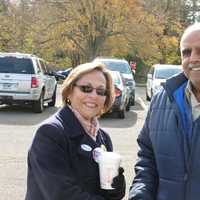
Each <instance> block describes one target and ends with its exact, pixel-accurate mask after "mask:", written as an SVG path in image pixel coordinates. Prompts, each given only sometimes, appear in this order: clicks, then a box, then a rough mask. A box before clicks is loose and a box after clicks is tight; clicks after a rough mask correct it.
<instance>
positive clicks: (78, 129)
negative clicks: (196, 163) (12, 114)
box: [26, 63, 125, 200]
mask: <svg viewBox="0 0 200 200" xmlns="http://www.w3.org/2000/svg"><path fill="white" fill-rule="evenodd" d="M62 99H63V103H64V106H63V107H62V108H61V109H60V110H59V111H58V112H57V113H55V114H54V115H53V116H52V117H50V118H49V119H47V120H46V121H45V122H43V123H42V124H41V126H40V127H39V128H38V130H37V132H36V135H35V137H34V140H33V143H32V145H31V148H30V150H29V153H28V178H27V193H26V200H120V199H122V198H123V197H124V195H125V179H124V175H123V169H122V168H120V169H119V175H118V176H116V177H115V178H114V179H113V183H112V187H113V188H114V189H113V190H103V189H101V188H100V181H99V169H98V163H97V162H96V161H95V160H96V156H97V155H98V152H97V153H96V151H97V150H99V149H104V150H107V151H112V150H113V147H112V142H111V139H110V137H109V136H108V134H107V133H105V131H104V130H102V129H101V128H100V127H99V122H98V117H99V116H101V115H102V114H103V113H105V112H107V111H108V110H109V109H110V107H111V105H112V103H113V101H114V86H113V82H112V78H111V75H110V73H109V71H108V70H107V69H106V68H105V66H104V65H102V64H100V63H86V64H83V65H79V66H77V67H76V68H75V69H73V70H72V71H71V72H70V74H69V76H68V77H67V79H66V80H65V81H64V83H63V90H62Z"/></svg>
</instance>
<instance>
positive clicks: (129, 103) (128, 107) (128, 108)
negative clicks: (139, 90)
mask: <svg viewBox="0 0 200 200" xmlns="http://www.w3.org/2000/svg"><path fill="white" fill-rule="evenodd" d="M130 108H131V102H130V100H129V101H128V104H127V106H126V111H129V110H130Z"/></svg>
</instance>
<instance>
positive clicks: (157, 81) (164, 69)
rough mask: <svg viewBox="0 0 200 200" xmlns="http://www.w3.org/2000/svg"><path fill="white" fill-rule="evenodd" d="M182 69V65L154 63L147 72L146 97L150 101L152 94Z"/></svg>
mask: <svg viewBox="0 0 200 200" xmlns="http://www.w3.org/2000/svg"><path fill="white" fill-rule="evenodd" d="M181 71H182V67H181V65H167V64H155V65H153V66H152V67H151V69H150V70H149V72H148V74H147V82H146V99H147V100H148V101H150V100H151V98H152V96H153V95H154V94H155V93H156V92H157V91H158V90H159V89H160V87H161V84H162V83H164V82H165V81H166V79H168V78H170V77H171V76H173V75H175V74H177V73H180V72H181Z"/></svg>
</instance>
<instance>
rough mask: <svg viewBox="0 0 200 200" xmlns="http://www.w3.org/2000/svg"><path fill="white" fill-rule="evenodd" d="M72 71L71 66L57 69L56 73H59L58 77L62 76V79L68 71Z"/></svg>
mask: <svg viewBox="0 0 200 200" xmlns="http://www.w3.org/2000/svg"><path fill="white" fill-rule="evenodd" d="M71 71H72V67H70V68H67V69H65V70H59V71H57V74H58V75H60V77H62V79H63V80H64V79H66V78H67V76H68V75H69V73H70V72H71Z"/></svg>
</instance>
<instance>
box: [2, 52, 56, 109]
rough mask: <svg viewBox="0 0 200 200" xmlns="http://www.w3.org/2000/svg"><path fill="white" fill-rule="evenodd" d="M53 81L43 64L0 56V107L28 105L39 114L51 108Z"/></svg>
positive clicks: (35, 59) (26, 56)
mask: <svg viewBox="0 0 200 200" xmlns="http://www.w3.org/2000/svg"><path fill="white" fill-rule="evenodd" d="M56 89H57V81H56V78H55V76H54V73H53V72H52V71H51V70H50V69H49V68H48V65H47V64H46V62H45V61H44V60H43V59H41V58H39V57H37V56H35V55H31V54H22V53H0V104H10V105H12V104H22V105H24V104H30V105H32V108H33V111H34V112H36V113H41V112H42V111H43V109H44V102H47V103H48V106H54V105H55V102H56Z"/></svg>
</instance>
